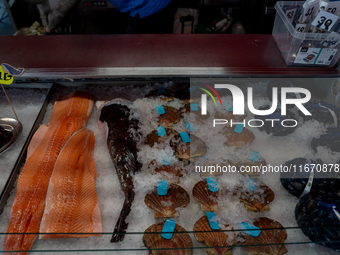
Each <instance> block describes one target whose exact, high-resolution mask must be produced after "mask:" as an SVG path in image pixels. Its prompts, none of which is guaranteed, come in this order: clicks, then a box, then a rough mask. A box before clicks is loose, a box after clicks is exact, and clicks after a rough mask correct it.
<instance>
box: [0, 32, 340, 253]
mask: <svg viewBox="0 0 340 255" xmlns="http://www.w3.org/2000/svg"><path fill="white" fill-rule="evenodd" d="M1 41H2V47H1V49H0V59H1V62H4V63H8V64H11V65H12V66H14V67H16V68H18V67H22V68H25V72H24V74H23V75H22V76H19V77H16V78H15V81H14V83H13V84H12V85H9V86H6V85H5V86H4V87H5V89H6V92H7V94H8V96H9V98H10V99H11V103H12V105H13V107H14V109H15V110H16V113H17V115H18V118H19V120H20V121H21V122H22V124H23V131H22V134H21V136H20V138H19V139H18V141H17V142H16V143H15V144H14V145H13V146H11V147H10V148H9V149H8V150H6V151H5V152H4V153H2V154H0V162H1V163H2V164H1V166H0V176H1V177H0V189H1V198H0V210H1V212H2V213H1V215H0V243H1V244H3V243H4V239H5V233H6V230H7V225H8V223H9V221H10V216H11V208H12V204H13V202H14V199H15V195H16V186H17V178H18V175H19V173H20V172H21V170H22V168H23V166H24V164H25V160H26V155H27V153H28V154H30V152H28V150H29V149H28V148H29V144H30V141H31V140H32V137H33V135H34V134H35V132H36V131H37V130H38V128H39V126H41V125H48V123H49V122H50V119H51V113H52V111H53V107H54V104H55V102H57V101H58V100H60V99H61V97H62V96H65V95H68V94H70V93H72V92H74V91H79V90H80V91H86V92H89V93H91V94H93V95H94V97H95V99H94V102H95V106H94V108H93V110H92V114H91V116H90V117H89V120H88V123H87V126H86V127H87V128H88V129H89V130H92V131H93V132H94V136H95V140H96V142H95V148H94V152H93V159H94V162H95V165H96V170H97V179H96V192H97V196H98V201H99V206H100V210H101V217H102V226H103V230H102V233H97V234H100V235H101V236H91V237H87V238H60V239H38V238H37V239H36V240H35V242H34V245H33V246H32V247H31V248H30V250H31V253H32V254H34V253H47V254H60V253H61V252H62V253H63V254H68V253H69V254H75V253H77V254H83V253H84V254H86V253H96V254H97V253H98V254H112V253H114V254H116V253H117V254H147V253H148V252H151V251H152V252H154V253H153V254H157V251H159V250H164V249H166V250H167V251H168V252H170V251H172V252H173V253H171V254H192V253H193V254H206V249H207V247H206V245H207V246H210V252H215V253H216V254H222V253H223V254H229V252H230V251H231V250H232V252H233V254H257V253H261V254H262V253H263V254H283V253H285V252H288V253H287V254H298V253H300V254H337V252H336V251H335V250H338V249H339V246H340V244H339V241H340V240H339V237H337V234H338V233H339V232H338V230H337V229H339V228H338V227H337V226H338V223H339V222H340V220H339V218H338V217H340V214H339V212H340V200H338V196H337V195H336V193H337V192H338V191H339V189H338V188H337V187H338V186H339V187H340V185H339V183H338V174H337V171H335V169H337V168H336V165H339V161H340V153H339V146H338V145H339V142H338V140H336V139H339V138H336V137H339V134H337V133H336V132H335V133H332V132H331V131H332V130H331V131H329V128H332V127H333V126H337V125H338V124H337V121H338V120H339V121H340V112H338V107H340V92H339V80H338V79H339V77H340V72H339V69H338V67H337V66H336V67H334V68H321V67H316V68H302V67H290V66H287V65H285V63H284V60H283V59H282V57H281V55H280V52H279V50H278V48H277V46H276V44H275V41H274V39H273V38H272V36H271V35H138V36H137V35H112V36H111V35H105V36H102V35H91V36H87V35H86V36H45V37H2V38H1ZM204 84H208V85H209V84H210V86H214V85H215V84H233V85H235V86H237V87H239V88H240V89H241V91H242V92H243V94H244V95H245V96H246V97H245V98H249V90H247V88H249V87H250V88H252V89H253V104H254V107H255V108H256V109H261V108H259V107H264V106H265V105H266V104H270V102H271V101H272V100H273V96H272V93H271V89H272V87H278V88H279V93H280V92H281V90H280V88H281V87H299V88H304V89H306V90H308V91H310V93H311V97H312V99H311V102H316V103H315V104H310V105H308V107H307V106H306V107H307V109H308V110H309V111H311V112H312V117H308V116H307V117H306V116H305V115H304V114H301V112H300V111H299V110H298V109H295V108H294V109H293V108H290V107H288V109H287V112H288V115H289V114H291V115H289V118H290V119H294V120H296V121H297V123H298V125H297V127H295V128H293V129H289V128H285V127H283V126H280V127H277V126H274V128H272V129H270V128H269V129H266V127H263V128H261V127H260V128H259V127H258V125H259V124H258V123H256V124H255V122H253V123H252V124H253V125H252V126H254V127H252V126H251V125H249V126H248V127H246V128H245V129H244V130H243V129H242V130H241V132H240V133H242V134H244V137H242V138H240V139H241V140H237V139H239V138H236V140H235V139H234V140H233V138H231V137H230V136H228V134H226V130H225V129H228V128H227V127H226V125H224V124H223V125H222V124H221V125H220V126H218V125H217V126H218V127H217V129H216V130H217V131H215V130H214V129H213V128H212V123H213V121H214V119H219V120H226V119H227V118H229V117H227V115H228V114H229V113H230V114H232V113H231V112H232V109H231V106H230V104H229V103H231V104H232V103H233V101H232V97H231V96H232V95H231V94H230V93H229V92H226V91H227V90H225V89H221V90H219V89H218V88H217V87H215V89H216V90H211V89H210V88H209V87H207V86H206V85H204ZM194 88H195V89H194ZM203 89H204V90H208V91H210V92H211V93H212V94H214V93H215V92H216V94H215V95H214V98H215V99H216V105H215V103H214V102H213V99H209V95H208V99H207V100H208V106H207V111H208V113H210V115H209V116H207V118H206V119H204V118H202V119H201V117H202V116H200V117H194V119H193V120H192V119H189V117H190V116H191V114H190V113H187V115H186V114H183V108H182V107H184V103H183V101H184V99H187V100H189V99H190V100H191V101H188V102H189V103H191V105H190V109H191V111H195V109H194V108H195V107H196V106H198V107H201V106H202V105H203V104H202V105H201V103H202V102H200V101H199V100H202V98H204V97H201V94H200V96H199V97H195V91H196V92H197V91H201V92H202V91H203ZM181 90H182V92H181V93H179V92H178V91H181ZM183 91H184V95H183ZM188 91H190V93H187V92H188ZM164 92H166V93H167V92H169V93H170V94H171V93H172V94H171V95H167V96H166V97H165V99H167V100H168V99H169V98H171V99H172V100H170V99H169V101H167V100H165V101H164V100H163V101H161V100H159V99H153V97H154V96H156V97H158V96H159V95H161V94H162V93H164ZM302 94H303V92H300V91H298V92H293V93H291V94H289V95H288V96H287V97H288V98H290V99H292V98H293V99H299V98H300V97H301V95H302ZM274 97H275V96H274ZM0 98H1V100H0V109H1V111H0V112H1V115H0V117H12V118H13V117H14V114H13V112H12V110H11V107H10V105H9V103H8V102H7V99H6V97H5V95H4V94H1V93H0ZM115 98H123V99H127V100H130V101H131V102H133V103H132V105H130V106H129V107H130V113H131V116H133V118H136V119H138V120H139V123H138V125H139V128H140V129H139V130H138V132H140V136H139V138H140V139H139V140H138V141H135V142H136V143H137V144H138V150H139V152H138V160H139V161H140V162H141V163H142V167H141V171H139V172H137V173H135V174H134V177H133V182H134V191H135V197H134V201H133V203H132V207H131V212H130V214H129V216H128V217H127V222H128V223H129V224H128V227H127V230H126V234H125V238H124V240H123V241H122V242H118V243H111V242H110V240H111V236H112V232H113V229H114V227H115V224H116V222H117V219H118V218H119V214H120V211H121V209H122V206H123V203H124V193H123V191H122V189H121V185H120V182H119V179H118V176H117V173H116V170H115V164H114V163H113V162H112V160H111V157H110V153H109V150H108V148H107V143H106V137H105V135H103V134H102V130H101V129H100V125H99V123H100V121H99V119H100V116H101V115H100V114H101V112H99V113H98V109H101V107H102V105H103V104H104V103H100V102H107V101H110V100H112V99H115ZM218 98H221V99H222V100H221V105H222V101H223V107H220V106H218V103H219V100H217V99H218ZM163 99H164V98H163ZM115 102H116V101H115ZM320 102H321V106H320V104H318V103H320ZM277 103H278V105H279V106H278V109H280V105H281V106H282V104H283V102H280V98H279V99H278V100H277ZM160 105H163V106H164V107H163V108H165V111H168V110H167V109H170V108H166V107H165V106H167V107H173V108H175V110H178V109H181V108H182V114H180V116H179V118H178V122H177V123H174V124H173V126H172V128H173V129H174V130H177V131H178V132H179V133H183V132H184V133H187V134H189V135H190V137H189V139H190V138H191V141H190V142H192V143H193V142H194V137H196V136H197V137H199V138H200V139H201V140H200V141H204V143H205V145H204V146H203V147H204V149H203V151H204V152H202V153H201V151H200V152H199V153H198V154H197V155H196V154H195V155H193V154H192V153H191V152H190V153H189V155H187V156H188V157H189V160H190V161H192V162H193V161H194V163H190V164H184V162H187V161H188V160H183V159H184V158H183V157H182V156H183V154H181V153H178V151H179V150H180V149H179V147H180V146H177V145H175V147H172V145H169V146H168V145H167V146H163V147H162V146H161V145H155V146H149V145H146V144H144V142H143V143H142V142H141V141H144V139H147V138H146V137H147V135H148V134H149V133H150V132H152V131H153V130H156V129H157V127H158V126H159V125H160V124H159V122H158V120H159V118H160V117H159V116H160V115H158V114H159V108H158V107H159V106H160ZM156 108H157V110H156ZM234 108H235V107H234ZM249 109H250V108H249V103H248V108H246V115H247V116H245V119H246V121H247V123H248V124H249V123H250V122H249V121H251V120H252V119H256V120H257V121H258V120H263V121H265V119H266V116H258V115H256V114H255V115H254V114H253V111H250V110H249ZM263 109H265V108H262V110H263ZM266 109H268V108H266ZM221 114H222V115H221ZM274 114H275V116H272V117H273V118H275V119H280V118H281V117H282V115H280V112H276V111H275V113H274ZM242 121H243V119H242V118H241V119H237V122H242ZM214 123H215V122H214ZM188 124H190V125H188ZM162 125H163V126H166V125H167V124H165V122H163V124H162ZM287 125H288V124H287ZM255 126H256V127H255ZM328 131H329V132H328ZM228 132H229V131H228ZM228 132H227V133H228ZM247 132H249V133H247ZM232 133H237V132H236V131H235V130H234V129H233V131H232ZM224 134H226V135H224ZM224 136H226V137H224ZM223 137H224V138H223ZM156 138H157V136H156ZM335 138H336V139H335ZM171 139H172V138H171ZM181 139H182V141H184V140H183V139H184V138H181ZM223 139H224V140H225V141H222V140H223ZM145 141H146V140H145ZM232 141H233V143H232V144H228V143H231V142H232ZM177 142H178V141H177ZM239 142H240V143H239ZM337 142H338V143H337ZM225 143H226V144H225ZM334 144H335V145H334ZM176 146H177V147H176ZM332 146H333V147H332ZM173 148H176V149H173ZM185 148H186V147H185ZM193 148H195V147H193ZM172 149H173V150H172ZM175 152H176V153H175ZM181 157H182V158H181ZM196 157H197V158H196ZM179 158H180V159H182V160H181V161H179V160H178V159H179ZM254 158H255V159H254ZM153 159H155V160H156V162H157V164H159V162H163V163H164V160H165V161H166V162H169V164H170V165H172V164H180V167H182V168H183V169H184V170H183V171H181V173H180V174H179V175H178V176H175V177H174V176H171V174H162V173H157V172H155V171H156V170H155V167H153V166H152V164H151V165H150V164H149V163H150V161H152V160H153ZM186 159H188V158H186ZM294 160H295V161H294ZM319 160H322V161H319ZM216 162H217V163H218V164H220V165H221V166H222V165H230V166H233V167H235V169H237V170H240V169H241V167H242V166H253V165H254V166H260V165H261V167H263V166H269V165H272V166H288V165H289V166H293V168H294V167H295V169H298V170H299V169H304V167H305V165H306V164H307V165H308V166H310V165H312V164H314V165H320V167H322V166H323V165H324V163H325V162H327V164H333V167H334V169H333V172H334V175H333V176H331V178H328V179H327V178H326V179H322V178H319V177H320V176H319V175H318V173H315V174H316V176H314V178H315V179H314V182H313V183H312V186H311V187H312V188H311V189H312V190H308V189H306V187H308V181H310V180H311V179H312V181H313V177H311V175H310V174H309V173H308V174H304V175H302V176H293V177H297V178H296V179H293V178H292V176H285V175H283V174H282V173H280V171H278V172H275V171H274V172H271V173H269V172H267V173H264V174H260V175H248V174H244V173H231V172H227V171H225V172H224V171H220V172H219V173H218V171H216V169H218V168H216V169H215V170H214V171H212V170H211V169H212V168H210V170H209V171H206V170H204V169H207V167H209V165H210V166H212V165H214V166H216ZM164 164H165V165H167V164H168V163H164ZM216 167H217V166H216ZM261 169H262V170H263V168H261ZM198 170H199V171H200V172H197V171H198ZM297 172H299V171H297ZM302 172H304V171H302ZM320 172H321V171H320ZM304 173H305V172H304ZM179 176H180V177H179ZM212 177H213V178H212ZM164 179H166V180H167V184H168V188H167V190H168V192H169V194H170V193H171V192H172V190H173V189H175V188H174V187H177V186H175V185H180V186H181V187H182V189H184V190H185V191H186V192H185V191H184V192H183V193H180V194H181V195H180V197H181V198H183V199H182V200H185V201H184V202H183V201H181V202H178V201H177V200H176V199H175V198H173V200H171V203H170V202H169V201H165V200H164V201H162V202H159V204H161V205H162V206H163V207H166V206H167V205H169V203H170V204H176V203H177V202H178V203H179V205H177V204H176V208H175V209H177V208H180V209H177V210H175V214H176V216H178V214H179V216H178V217H170V219H172V220H174V222H175V223H176V226H177V227H176V228H175V233H174V234H173V236H172V237H171V238H170V240H169V239H166V238H164V237H162V236H161V235H160V234H157V233H154V232H159V231H162V229H163V227H164V226H163V222H164V221H165V220H166V219H167V218H166V217H162V214H161V217H160V218H155V216H156V215H157V213H155V214H154V210H155V208H154V207H152V205H151V204H152V203H153V202H152V201H153V200H155V198H153V200H152V199H151V200H152V201H151V202H150V199H149V198H147V196H146V195H147V194H148V195H149V193H150V192H151V191H152V190H153V189H154V188H155V187H157V186H161V185H160V184H159V183H160V182H161V181H162V180H164ZM294 180H297V181H296V182H294ZM215 181H216V182H217V186H216V185H214V182H215ZM202 185H203V188H202V187H201V186H202ZM254 186H255V188H254ZM216 187H217V191H216V190H215V191H214V190H213V189H214V188H215V189H216ZM313 187H314V190H313ZM315 187H316V188H315ZM178 189H180V188H178ZM200 189H201V191H200ZM315 189H318V190H321V191H320V192H319V193H315V192H314V191H315ZM156 190H157V189H156ZM197 190H198V191H197ZM203 191H205V192H207V193H208V195H207V196H206V197H205V199H208V200H209V199H212V197H215V198H214V199H212V202H210V204H209V202H208V205H207V204H204V201H203V200H204V199H203V200H202V199H200V198H199V195H197V194H200V193H202V192H203ZM181 192H182V191H181ZM209 192H210V193H209ZM214 192H215V193H214ZM216 192H217V193H216ZM252 192H253V193H252ZM203 193H204V192H203ZM302 193H303V194H302ZM171 194H172V193H171ZM217 194H218V195H217ZM174 197H176V196H174ZM184 198H185V199H184ZM177 199H178V196H177ZM254 201H255V202H254ZM146 204H148V205H149V207H151V208H153V209H151V208H149V207H148V206H147V205H146ZM212 204H215V206H217V207H218V209H217V210H215V209H216V208H212ZM307 205H308V206H307ZM170 206H171V205H170ZM209 206H210V207H209ZM308 208H312V211H313V213H310V214H309V213H308ZM268 209H270V210H268ZM338 209H339V210H338ZM207 211H208V212H207ZM212 211H213V212H214V213H215V214H210V213H211V212H212ZM338 211H339V212H338ZM338 214H339V215H338ZM215 215H216V216H217V220H216V218H214V216H215ZM163 216H164V215H163ZM204 216H206V217H204ZM313 222H314V223H315V222H317V223H318V224H319V225H315V224H314V223H313ZM156 223H158V225H155V226H154V227H152V228H149V227H151V226H153V224H156ZM171 223H172V222H171V221H167V223H166V224H170V229H169V230H164V231H165V232H167V231H170V232H171ZM214 224H215V225H214ZM216 224H217V226H216ZM148 228H149V229H148ZM147 229H148V232H151V233H149V234H145V231H146V230H147ZM176 232H179V233H176ZM183 232H184V233H183ZM185 232H187V233H188V234H187V233H185ZM21 233H22V232H20V231H19V232H15V233H14V234H13V235H15V234H17V235H19V234H21ZM29 234H32V235H33V234H34V233H27V232H26V235H29ZM36 234H37V233H36ZM67 234H68V233H66V236H67ZM73 234H74V233H73ZM78 234H79V235H81V234H85V233H78ZM165 234H166V233H165ZM210 234H211V235H210ZM143 236H144V237H143ZM168 238H169V237H168ZM209 238H210V239H209ZM219 238H220V239H219ZM174 239H176V240H177V241H174ZM171 240H173V242H171ZM217 240H222V241H219V242H217ZM176 242H177V243H182V245H184V246H182V248H181V247H178V246H176V245H174V243H176ZM155 243H164V246H157V245H156V244H155ZM204 243H205V244H206V245H205V244H204ZM321 244H322V245H321ZM183 247H186V248H187V249H183ZM329 247H330V248H329ZM0 252H3V248H2V246H1V249H0ZM207 252H208V250H207ZM215 253H212V254H215Z"/></svg>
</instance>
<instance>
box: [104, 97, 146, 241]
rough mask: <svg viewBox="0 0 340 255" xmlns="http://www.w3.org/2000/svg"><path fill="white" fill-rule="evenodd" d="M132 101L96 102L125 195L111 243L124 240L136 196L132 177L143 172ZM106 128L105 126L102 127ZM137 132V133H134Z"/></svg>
mask: <svg viewBox="0 0 340 255" xmlns="http://www.w3.org/2000/svg"><path fill="white" fill-rule="evenodd" d="M130 104H132V103H131V102H130V101H127V100H124V99H113V100H111V101H109V102H107V103H105V104H103V103H102V102H97V108H98V115H99V120H100V121H101V122H102V123H100V125H101V124H104V123H106V125H105V131H106V138H107V147H108V149H109V153H110V156H111V158H112V160H113V163H114V164H115V167H116V171H117V174H118V178H119V182H120V185H121V187H122V190H123V192H124V195H125V200H124V205H123V208H122V211H121V212H120V215H119V218H118V221H117V223H116V226H115V229H114V232H113V235H112V238H111V243H117V242H121V241H123V239H124V236H125V232H126V229H127V227H128V223H127V222H126V217H127V216H128V215H129V213H130V211H131V205H132V202H133V199H134V196H135V193H134V191H133V188H134V186H133V180H132V176H133V175H134V174H135V173H136V172H137V171H139V170H140V168H141V163H140V162H138V161H137V147H136V142H135V139H134V136H133V134H132V132H131V131H132V130H137V127H138V120H136V119H130V118H129V116H130V109H129V108H128V105H130ZM101 126H102V127H103V125H101ZM134 133H135V132H134Z"/></svg>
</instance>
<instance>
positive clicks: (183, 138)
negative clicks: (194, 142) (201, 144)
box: [180, 132, 191, 143]
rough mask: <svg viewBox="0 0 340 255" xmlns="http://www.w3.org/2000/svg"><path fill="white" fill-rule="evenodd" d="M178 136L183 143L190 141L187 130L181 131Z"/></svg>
mask: <svg viewBox="0 0 340 255" xmlns="http://www.w3.org/2000/svg"><path fill="white" fill-rule="evenodd" d="M180 136H181V138H182V141H183V143H190V141H191V140H190V136H189V135H188V133H187V132H181V133H180Z"/></svg>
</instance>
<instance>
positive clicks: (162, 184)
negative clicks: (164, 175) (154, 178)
mask: <svg viewBox="0 0 340 255" xmlns="http://www.w3.org/2000/svg"><path fill="white" fill-rule="evenodd" d="M157 194H158V195H159V196H165V195H166V194H168V182H167V181H166V180H161V181H159V183H158V187H157Z"/></svg>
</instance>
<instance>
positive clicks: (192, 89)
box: [188, 86, 197, 92]
mask: <svg viewBox="0 0 340 255" xmlns="http://www.w3.org/2000/svg"><path fill="white" fill-rule="evenodd" d="M196 88H197V87H196V86H192V87H190V88H189V89H188V91H189V92H194V91H195V90H196Z"/></svg>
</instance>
